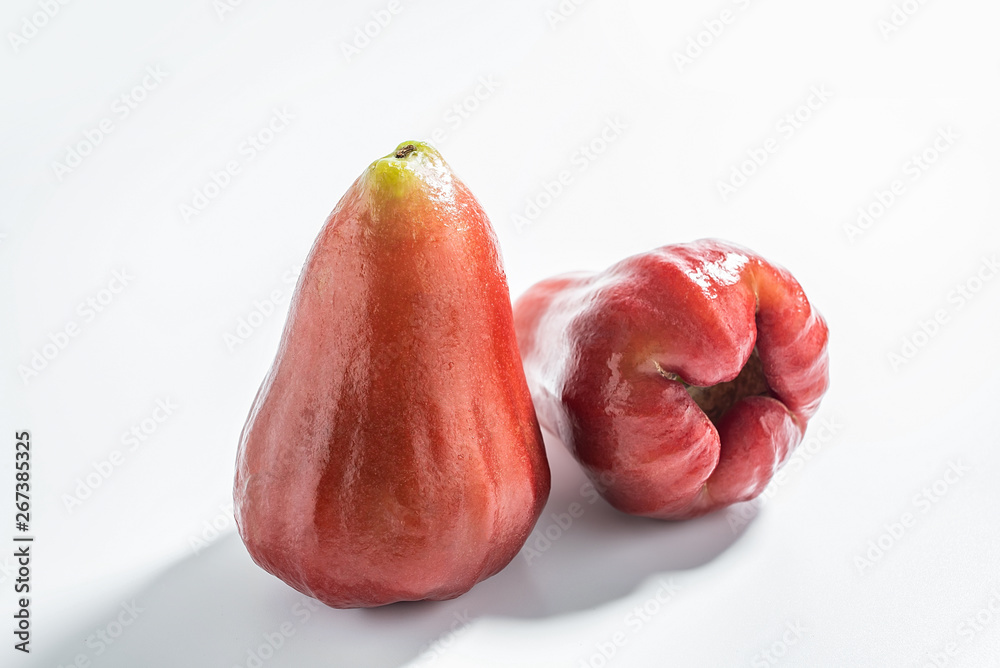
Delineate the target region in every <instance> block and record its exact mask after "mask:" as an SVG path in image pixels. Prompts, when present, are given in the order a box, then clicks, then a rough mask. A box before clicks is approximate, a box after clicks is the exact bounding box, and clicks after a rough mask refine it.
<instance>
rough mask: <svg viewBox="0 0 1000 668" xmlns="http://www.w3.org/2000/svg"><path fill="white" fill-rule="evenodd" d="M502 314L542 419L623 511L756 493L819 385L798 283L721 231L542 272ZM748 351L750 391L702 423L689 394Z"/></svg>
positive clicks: (815, 341)
mask: <svg viewBox="0 0 1000 668" xmlns="http://www.w3.org/2000/svg"><path fill="white" fill-rule="evenodd" d="M514 321H515V327H516V329H517V335H518V341H519V343H520V349H521V356H522V358H523V360H524V365H525V371H526V373H527V376H528V384H529V386H530V387H531V389H532V394H533V396H534V400H535V406H536V409H537V410H538V413H539V419H540V420H541V422H542V425H543V426H545V427H547V428H548V429H550V430H551V431H553V432H554V433H556V434H558V435H559V437H560V438H561V439H562V440H563V442H564V443H565V444H566V446H567V447H568V448H569V449H570V451H571V452H572V453H573V455H574V456H575V457H576V459H577V461H579V462H580V464H581V465H582V466H583V468H584V470H585V471H586V472H587V474H588V476H589V477H590V478H591V480H592V481H593V482H594V484H595V486H596V487H597V489H598V490H599V491H600V492H601V493H602V494H603V496H604V497H605V498H606V499H607V500H608V501H609V502H610V503H611V504H612V505H613V506H615V507H616V508H618V509H619V510H622V511H624V512H627V513H631V514H635V515H644V516H649V517H656V518H662V519H685V518H689V517H695V516H698V515H701V514H704V513H707V512H710V511H713V510H716V509H718V508H721V507H724V506H727V505H729V504H732V503H736V502H739V501H746V500H749V499H752V498H753V497H755V496H757V495H758V494H759V493H760V492H761V491H763V489H764V487H766V485H767V483H768V482H769V481H770V479H771V477H772V476H773V474H774V472H775V471H776V470H777V469H778V467H779V466H780V465H781V464H782V463H783V462H784V461H785V460H786V459H787V457H788V455H789V454H790V452H791V451H792V449H793V448H794V447H795V446H796V445H797V444H798V443H799V441H800V440H801V439H802V435H803V433H804V431H805V428H806V423H807V422H808V420H809V418H810V417H812V415H813V414H814V413H815V412H816V410H817V408H818V406H819V402H820V399H821V397H822V396H823V393H824V392H825V391H826V387H827V384H828V362H827V353H826V344H827V326H826V323H825V321H824V320H823V318H822V317H821V316H820V315H819V313H818V312H817V311H816V310H815V309H813V308H812V307H811V306H810V304H809V301H808V300H807V299H806V296H805V294H804V293H803V291H802V288H801V287H800V286H799V284H798V283H797V282H796V281H795V279H794V278H792V276H791V274H789V273H788V272H787V271H786V270H784V269H782V268H780V267H777V266H775V265H772V264H769V263H768V262H767V261H766V260H764V259H763V258H761V257H760V256H758V255H756V254H755V253H753V252H751V251H749V250H747V249H745V248H741V247H739V246H736V245H733V244H729V243H726V242H722V241H716V240H710V239H708V240H701V241H696V242H693V243H688V244H678V245H674V246H665V247H663V248H659V249H656V250H654V251H651V252H649V253H644V254H641V255H635V256H633V257H630V258H627V259H625V260H623V261H621V262H619V263H618V264H616V265H614V266H612V267H610V268H609V269H607V270H606V271H603V272H600V273H597V274H571V275H566V276H559V277H555V278H551V279H548V280H545V281H542V282H540V283H538V284H536V285H534V286H533V287H531V288H530V289H529V290H528V291H527V292H526V293H525V294H524V295H523V296H522V297H521V298H520V299H518V300H517V302H516V303H515V305H514ZM755 348H756V351H757V354H758V355H759V358H760V366H759V367H756V368H759V369H761V370H762V376H763V381H766V387H765V386H761V387H759V388H758V390H757V391H749V392H748V391H746V390H744V391H743V392H742V393H739V392H738V393H737V394H736V395H735V398H736V399H737V400H736V401H735V403H732V404H731V405H728V407H727V406H726V405H723V409H724V412H722V413H721V415H715V418H716V422H717V424H715V423H713V421H712V420H711V419H710V418H709V417H708V415H707V414H706V411H705V410H703V409H702V408H701V406H700V405H699V403H696V401H695V399H694V398H693V395H696V394H699V393H700V394H707V395H709V396H711V395H712V394H719V393H722V392H725V391H726V389H727V387H728V388H731V387H732V386H719V384H722V383H727V382H730V381H733V380H734V379H735V378H736V377H737V375H738V374H740V371H741V369H743V367H744V365H745V364H747V362H748V359H749V358H750V355H751V353H752V352H753V351H754V349H755ZM747 377H756V379H757V381H758V382H759V381H760V380H761V374H760V373H759V372H758V373H757V374H754V373H753V372H751V371H750V370H749V369H748V372H747V374H745V375H744V376H741V380H740V381H739V382H740V383H742V382H743V379H744V378H747ZM686 384H687V385H691V386H700V387H705V386H716V387H714V388H712V389H709V390H699V389H697V388H690V391H689V389H688V388H687V387H686Z"/></svg>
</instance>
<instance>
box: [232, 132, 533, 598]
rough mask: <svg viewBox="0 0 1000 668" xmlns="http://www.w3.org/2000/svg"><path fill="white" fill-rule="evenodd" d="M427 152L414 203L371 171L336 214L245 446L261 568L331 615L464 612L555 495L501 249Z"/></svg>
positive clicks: (246, 505)
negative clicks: (442, 607) (460, 608)
mask: <svg viewBox="0 0 1000 668" xmlns="http://www.w3.org/2000/svg"><path fill="white" fill-rule="evenodd" d="M414 144H415V145H416V147H417V148H416V150H415V151H414V152H412V153H411V154H410V155H406V156H404V158H402V159H403V160H411V161H413V160H415V161H417V162H416V163H414V164H416V165H417V167H416V168H415V169H416V170H417V172H418V176H419V179H421V180H420V181H419V183H418V184H417V186H416V187H413V188H411V190H410V191H409V192H408V193H406V194H404V195H402V196H396V197H391V196H387V195H386V194H385V193H386V191H385V188H384V187H382V186H381V185H380V184H379V182H378V178H380V177H377V176H372V175H371V174H370V172H371V170H372V168H369V170H368V171H366V172H365V174H363V175H362V177H360V178H359V179H358V180H357V181H356V182H355V183H354V185H353V186H352V187H351V188H350V190H349V191H348V192H347V194H346V195H344V197H343V199H342V200H341V201H340V203H339V204H338V205H337V207H336V209H334V211H333V213H331V214H330V217H329V219H328V220H327V222H326V224H325V226H324V227H323V230H322V231H321V233H320V235H319V237H318V238H317V240H316V242H315V245H314V246H313V249H312V251H311V253H310V255H309V258H308V260H307V263H306V266H305V267H304V269H303V273H302V277H301V278H300V280H299V284H298V286H297V287H296V291H295V295H294V297H293V300H292V305H291V310H290V313H289V316H288V322H287V324H286V327H285V331H284V334H283V336H282V339H281V344H280V349H279V351H278V354H277V358H276V359H275V361H274V364H273V366H272V368H271V370H270V372H269V373H268V375H267V377H266V379H265V380H264V383H263V385H262V386H261V388H260V390H259V391H258V394H257V397H256V399H255V400H254V404H253V408H252V409H251V412H250V416H249V418H248V420H247V424H246V426H245V428H244V430H243V434H242V436H241V439H240V448H239V455H238V461H237V472H236V482H235V492H234V496H235V511H236V521H237V525H238V527H239V531H240V535H241V536H242V538H243V541H244V543H245V544H246V546H247V549H248V550H249V552H250V554H251V556H252V557H253V559H254V561H256V562H257V563H258V564H259V565H260V566H262V567H263V568H264V569H265V570H267V571H269V572H271V573H273V574H274V575H276V576H278V577H279V578H281V579H282V580H284V581H285V582H287V583H288V584H289V585H291V586H292V587H294V588H296V589H298V590H299V591H301V592H303V593H306V594H309V595H310V596H314V597H316V598H318V599H319V600H321V601H323V602H324V603H326V604H327V605H330V606H333V607H369V606H376V605H382V604H386V603H391V602H393V601H401V600H419V599H447V598H453V597H455V596H458V595H459V594H462V593H463V592H465V591H467V590H468V589H470V588H471V587H472V586H473V585H474V584H476V583H477V582H479V581H480V580H483V579H485V578H487V577H489V576H490V575H493V574H494V573H496V572H498V571H499V570H500V569H502V568H503V567H504V566H505V565H506V564H507V563H508V562H509V561H510V560H511V559H512V558H513V557H514V556H515V555H516V554H517V552H518V550H519V549H520V548H521V546H522V544H523V543H524V541H525V540H526V539H527V537H528V535H529V533H530V532H531V529H532V527H533V526H534V524H535V521H536V520H537V518H538V515H539V513H540V512H541V510H542V507H543V505H544V503H545V499H546V497H547V495H548V491H549V469H548V464H547V462H546V460H545V454H544V449H543V445H542V439H541V432H540V429H539V426H538V422H537V420H536V418H535V413H534V410H533V407H532V403H531V397H530V394H529V391H528V388H527V384H526V382H525V378H524V372H523V370H522V367H521V362H520V357H519V355H518V350H517V343H516V339H515V335H514V329H513V321H512V314H511V306H510V296H509V293H508V289H507V282H506V277H505V274H504V271H503V267H502V263H501V259H500V256H499V252H498V248H497V242H496V239H495V236H494V233H493V230H492V228H491V227H490V224H489V221H488V220H487V218H486V215H485V213H484V212H483V210H482V208H481V207H480V206H479V203H478V202H477V201H476V199H475V198H474V197H473V195H472V194H471V193H470V192H469V190H468V188H467V187H466V186H465V185H464V184H463V183H462V182H461V181H459V180H458V179H457V178H456V177H455V176H454V175H453V174H452V173H451V171H450V169H449V168H448V167H447V165H446V164H445V163H444V161H443V160H441V159H440V156H439V155H438V154H437V152H436V151H434V150H433V149H431V148H430V147H427V146H425V145H422V144H418V143H416V142H414ZM401 146H403V145H401ZM396 155H397V157H398V154H396ZM384 160H391V158H390V157H389V156H387V157H386V158H385V159H384ZM421 161H423V162H421ZM375 164H376V163H373V167H374V165H375ZM421 170H423V171H421Z"/></svg>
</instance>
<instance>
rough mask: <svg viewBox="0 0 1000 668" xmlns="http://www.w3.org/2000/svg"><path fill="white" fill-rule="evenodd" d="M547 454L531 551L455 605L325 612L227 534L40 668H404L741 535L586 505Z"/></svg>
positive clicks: (552, 453) (567, 467) (555, 455)
mask: <svg viewBox="0 0 1000 668" xmlns="http://www.w3.org/2000/svg"><path fill="white" fill-rule="evenodd" d="M546 441H547V445H548V454H549V463H550V466H551V467H552V479H553V486H552V493H551V495H550V497H549V501H548V504H547V505H546V508H545V511H544V512H543V514H542V517H541V519H540V520H539V522H538V525H537V526H536V528H535V531H534V533H533V534H532V537H531V538H530V539H529V541H528V543H527V545H526V546H525V549H523V550H522V551H521V553H520V554H519V555H518V556H517V557H516V558H515V559H514V561H513V562H511V564H510V565H509V566H508V567H507V568H506V569H504V570H503V571H502V572H501V573H499V574H498V575H496V576H494V577H492V578H490V579H489V580H486V581H485V582H481V583H480V584H478V585H477V586H476V587H475V588H473V590H472V591H470V592H469V593H467V594H465V595H463V596H461V597H459V598H457V599H454V600H451V601H441V602H419V603H397V604H394V605H390V606H386V607H383V608H375V609H369V610H333V609H330V608H327V607H325V606H322V605H320V604H318V603H315V602H314V601H312V599H309V598H308V597H304V596H302V595H301V594H299V593H298V592H296V591H294V590H292V589H291V588H290V587H287V586H286V585H285V584H284V583H282V582H281V581H279V580H278V579H276V578H274V577H272V576H271V575H269V574H268V573H266V572H264V571H263V570H261V569H260V568H258V567H257V566H256V565H255V564H254V563H253V562H252V561H251V560H250V557H249V555H248V554H247V552H246V550H245V549H244V547H243V544H242V542H241V541H240V540H239V538H238V537H237V536H236V534H234V533H230V534H228V535H226V536H224V537H222V538H220V539H218V540H217V541H216V542H215V543H213V544H212V545H211V546H209V547H208V548H207V549H206V550H204V551H203V552H202V553H200V554H199V555H197V556H190V557H188V558H185V559H183V560H181V561H179V562H178V563H176V564H174V565H173V566H171V567H170V568H168V569H167V570H165V571H163V572H162V573H160V574H159V575H157V576H156V577H154V578H153V579H152V580H151V581H150V582H149V583H148V584H147V585H146V586H145V587H143V588H142V590H141V591H139V592H137V593H136V595H135V603H136V605H138V606H139V607H141V608H142V611H141V612H140V613H139V615H138V617H137V618H136V620H135V621H134V622H133V623H132V624H130V625H128V626H126V627H124V628H123V630H122V632H121V635H120V636H119V637H118V638H117V639H115V640H114V642H113V644H111V645H108V646H107V647H106V648H105V651H103V652H102V653H101V654H99V655H98V654H97V650H96V648H95V647H94V646H93V645H91V646H90V647H88V646H87V645H86V644H85V642H84V639H85V638H86V636H88V635H89V634H91V633H93V631H94V629H96V628H100V627H104V626H106V625H107V624H108V623H109V622H112V621H113V620H114V619H115V618H116V615H117V614H118V611H116V610H105V611H103V613H101V614H95V615H94V617H93V623H92V624H88V625H87V626H86V627H85V629H86V630H84V631H82V632H81V633H77V634H74V635H73V636H72V637H70V638H67V639H66V640H65V642H64V643H63V644H62V645H61V646H58V647H57V650H56V651H55V652H53V653H51V654H47V655H46V656H44V657H43V658H44V659H47V660H46V661H43V662H40V663H39V664H37V665H48V666H60V665H64V666H67V667H68V666H71V665H73V662H74V658H75V657H76V656H77V655H78V654H84V655H85V656H86V657H87V658H88V659H89V660H90V661H91V662H92V663H91V665H92V666H94V667H95V668H104V667H116V668H117V667H121V668H136V667H139V666H142V667H143V668H155V667H158V666H164V667H171V668H173V667H174V666H191V667H198V666H206V667H209V666H210V667H212V668H218V667H222V668H229V667H233V666H244V667H247V668H265V667H266V668H272V667H278V666H295V667H296V668H305V667H311V666H324V667H335V666H351V667H355V666H366V667H373V668H379V667H383V666H385V667H394V666H400V665H402V664H404V663H406V662H408V661H411V660H412V659H414V658H415V657H417V656H418V655H419V654H420V653H421V652H422V651H423V650H425V649H427V648H428V646H429V645H431V643H432V642H434V641H435V640H436V639H438V638H441V637H442V636H446V635H447V634H449V633H450V632H453V631H455V630H457V629H459V628H461V627H462V626H463V625H465V624H467V623H468V622H470V621H472V620H474V619H476V618H478V617H482V616H484V615H489V616H493V617H495V616H501V617H520V618H538V617H548V616H554V615H559V614H564V613H569V612H573V611H578V610H585V609H587V608H592V607H595V606H597V605H601V604H604V603H607V602H609V601H613V600H615V599H618V598H622V597H624V596H626V595H628V594H629V593H630V592H632V591H633V590H634V589H635V588H636V587H637V586H638V585H639V584H640V583H642V582H643V581H644V580H646V579H648V578H649V577H650V576H652V575H654V574H657V573H665V572H670V571H677V570H683V569H691V568H697V567H699V566H701V565H703V564H706V563H708V562H709V561H711V560H712V559H714V558H715V557H717V556H718V555H719V554H721V553H722V552H723V551H725V550H726V549H727V548H728V547H729V546H730V545H731V544H732V543H733V542H735V541H736V540H737V539H738V538H739V536H740V535H741V533H740V532H736V531H734V530H733V529H732V528H731V527H730V524H729V522H727V520H726V515H725V513H715V514H713V515H709V516H706V517H702V518H699V519H696V520H691V521H687V522H661V521H656V520H648V519H643V518H636V517H630V516H627V515H624V514H622V513H619V512H618V511H616V510H614V509H613V508H611V507H610V506H609V505H608V504H607V503H605V502H604V500H603V499H596V500H594V496H593V495H592V494H587V493H586V492H585V491H581V490H585V489H586V488H585V487H584V484H585V482H586V478H585V477H584V476H583V474H582V472H581V471H580V469H579V467H578V466H577V465H576V463H575V462H574V461H573V460H572V458H571V457H570V456H569V454H568V453H567V452H566V450H565V448H564V447H563V446H562V444H561V443H559V441H558V440H557V439H556V438H555V437H553V436H552V435H551V434H546ZM572 504H577V505H576V506H573V508H572V512H571V505H572ZM573 515H576V517H573Z"/></svg>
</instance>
